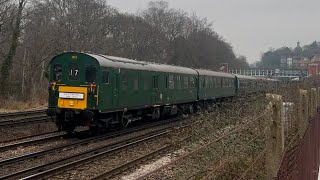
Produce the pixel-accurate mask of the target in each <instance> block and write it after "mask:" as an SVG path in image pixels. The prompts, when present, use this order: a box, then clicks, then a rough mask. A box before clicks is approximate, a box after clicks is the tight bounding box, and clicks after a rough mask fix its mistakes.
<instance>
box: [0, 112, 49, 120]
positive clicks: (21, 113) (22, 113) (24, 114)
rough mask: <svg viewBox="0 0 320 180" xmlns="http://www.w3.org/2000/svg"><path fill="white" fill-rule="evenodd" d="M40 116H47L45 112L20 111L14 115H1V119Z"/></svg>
mask: <svg viewBox="0 0 320 180" xmlns="http://www.w3.org/2000/svg"><path fill="white" fill-rule="evenodd" d="M38 114H45V110H35V111H19V112H13V113H0V118H7V117H17V116H30V115H38Z"/></svg>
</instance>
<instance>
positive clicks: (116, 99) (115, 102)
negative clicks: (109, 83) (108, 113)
mask: <svg viewBox="0 0 320 180" xmlns="http://www.w3.org/2000/svg"><path fill="white" fill-rule="evenodd" d="M114 74H115V76H113V77H114V78H113V98H112V99H113V101H112V102H113V106H114V107H118V105H119V83H120V82H119V81H120V79H119V73H117V72H116V73H114Z"/></svg>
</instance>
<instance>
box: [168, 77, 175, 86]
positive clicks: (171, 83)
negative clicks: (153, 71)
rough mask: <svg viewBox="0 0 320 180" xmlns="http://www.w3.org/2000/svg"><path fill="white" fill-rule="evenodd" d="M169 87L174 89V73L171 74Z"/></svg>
mask: <svg viewBox="0 0 320 180" xmlns="http://www.w3.org/2000/svg"><path fill="white" fill-rule="evenodd" d="M169 89H174V80H173V75H169Z"/></svg>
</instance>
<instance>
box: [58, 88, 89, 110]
mask: <svg viewBox="0 0 320 180" xmlns="http://www.w3.org/2000/svg"><path fill="white" fill-rule="evenodd" d="M87 92H88V90H87V88H86V87H71V86H59V99H58V107H59V108H68V109H81V110H84V109H85V108H87ZM60 93H64V94H69V96H70V97H68V95H64V96H63V97H61V96H60ZM73 93H77V94H79V93H80V94H83V99H77V98H74V97H73V96H72V94H73Z"/></svg>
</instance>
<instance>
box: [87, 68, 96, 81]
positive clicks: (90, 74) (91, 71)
mask: <svg viewBox="0 0 320 180" xmlns="http://www.w3.org/2000/svg"><path fill="white" fill-rule="evenodd" d="M86 82H87V83H93V82H96V68H95V67H86Z"/></svg>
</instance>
